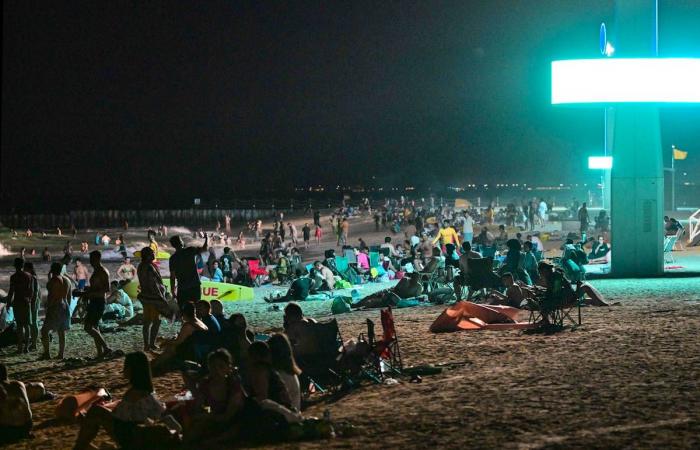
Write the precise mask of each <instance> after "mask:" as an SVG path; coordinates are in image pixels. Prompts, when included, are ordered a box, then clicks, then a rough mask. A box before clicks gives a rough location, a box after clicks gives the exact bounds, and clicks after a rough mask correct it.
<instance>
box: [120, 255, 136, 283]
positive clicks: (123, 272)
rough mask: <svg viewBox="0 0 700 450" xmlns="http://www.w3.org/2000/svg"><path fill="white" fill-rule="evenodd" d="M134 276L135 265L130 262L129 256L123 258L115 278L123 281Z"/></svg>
mask: <svg viewBox="0 0 700 450" xmlns="http://www.w3.org/2000/svg"><path fill="white" fill-rule="evenodd" d="M135 277H136V267H134V265H133V264H131V258H129V257H126V258H124V263H123V264H122V265H121V266H119V268H118V269H117V278H119V279H120V280H124V281H131V280H133V279H134V278H135Z"/></svg>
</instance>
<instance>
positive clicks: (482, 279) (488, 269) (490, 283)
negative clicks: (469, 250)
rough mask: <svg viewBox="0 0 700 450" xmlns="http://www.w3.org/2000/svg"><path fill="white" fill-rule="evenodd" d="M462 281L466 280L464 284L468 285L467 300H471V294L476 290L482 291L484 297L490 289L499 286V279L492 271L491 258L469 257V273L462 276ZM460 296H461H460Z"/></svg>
mask: <svg viewBox="0 0 700 450" xmlns="http://www.w3.org/2000/svg"><path fill="white" fill-rule="evenodd" d="M465 278H466V280H465ZM462 281H466V283H464V285H466V286H468V287H469V294H468V295H467V300H472V296H473V295H474V293H476V292H479V291H484V292H483V293H484V297H486V296H487V295H488V291H489V290H490V289H498V288H500V287H501V279H500V277H499V276H498V275H496V274H495V273H494V271H493V260H492V259H491V258H474V259H470V260H469V274H468V275H467V276H466V277H463V279H462ZM460 298H463V297H462V296H460Z"/></svg>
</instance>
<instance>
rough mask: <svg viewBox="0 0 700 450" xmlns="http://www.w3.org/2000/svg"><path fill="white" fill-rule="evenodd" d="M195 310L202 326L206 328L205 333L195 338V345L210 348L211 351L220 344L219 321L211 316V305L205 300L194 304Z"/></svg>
mask: <svg viewBox="0 0 700 450" xmlns="http://www.w3.org/2000/svg"><path fill="white" fill-rule="evenodd" d="M195 308H196V310H197V316H198V317H199V318H200V320H201V321H202V322H204V325H206V326H207V331H205V332H202V333H201V334H200V335H199V336H198V337H197V341H198V342H197V344H200V345H205V346H210V347H211V350H214V349H216V348H218V346H219V344H221V337H222V335H221V325H220V324H219V321H218V320H216V317H214V316H213V315H212V314H211V304H209V302H208V301H206V300H199V301H198V302H197V303H196V304H195Z"/></svg>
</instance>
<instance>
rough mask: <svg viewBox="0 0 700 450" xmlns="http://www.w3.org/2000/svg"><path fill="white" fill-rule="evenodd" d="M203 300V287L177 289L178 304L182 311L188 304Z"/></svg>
mask: <svg viewBox="0 0 700 450" xmlns="http://www.w3.org/2000/svg"><path fill="white" fill-rule="evenodd" d="M201 299H202V289H201V286H197V287H189V288H179V287H178V289H177V304H178V306H179V307H180V309H182V305H184V304H185V303H188V302H197V301H199V300H201Z"/></svg>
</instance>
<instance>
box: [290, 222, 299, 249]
mask: <svg viewBox="0 0 700 450" xmlns="http://www.w3.org/2000/svg"><path fill="white" fill-rule="evenodd" d="M287 226H288V227H289V237H291V238H292V244H294V246H295V247H296V245H297V236H298V234H299V232H298V231H297V227H296V225H294V224H293V223H292V222H287Z"/></svg>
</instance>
